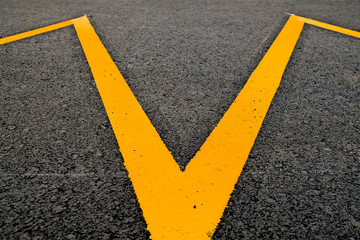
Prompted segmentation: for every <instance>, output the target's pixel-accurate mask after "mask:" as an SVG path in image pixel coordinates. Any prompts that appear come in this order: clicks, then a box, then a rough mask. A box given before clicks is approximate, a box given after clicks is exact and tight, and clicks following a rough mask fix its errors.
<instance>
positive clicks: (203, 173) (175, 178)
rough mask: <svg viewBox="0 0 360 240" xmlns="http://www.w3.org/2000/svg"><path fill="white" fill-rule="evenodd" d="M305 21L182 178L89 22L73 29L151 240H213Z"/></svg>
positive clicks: (292, 23) (272, 54) (283, 41)
mask: <svg viewBox="0 0 360 240" xmlns="http://www.w3.org/2000/svg"><path fill="white" fill-rule="evenodd" d="M302 27H303V22H301V21H298V20H296V19H294V17H291V18H290V20H289V21H288V23H287V24H286V25H285V27H284V29H283V30H282V31H281V33H280V35H279V36H278V38H277V39H276V40H275V42H274V44H273V45H272V46H271V48H270V50H269V51H268V53H267V54H266V55H265V57H264V59H263V60H262V62H261V63H260V64H259V66H258V68H257V69H256V70H255V72H254V73H253V74H252V76H251V77H250V79H249V81H248V83H247V84H246V85H245V87H244V89H243V90H242V91H241V93H240V94H239V96H238V97H237V98H236V100H235V102H234V103H233V104H232V105H231V107H230V108H229V110H228V111H227V113H226V114H225V116H224V117H223V119H222V120H221V121H220V123H219V124H218V126H217V127H216V128H215V129H214V131H213V133H212V134H211V135H210V136H209V138H208V139H207V141H206V142H205V144H204V146H203V147H202V148H201V149H200V151H199V152H198V153H197V155H196V156H195V157H194V159H193V160H192V161H191V162H190V163H189V165H188V166H187V168H186V171H185V172H181V171H180V169H179V166H178V165H177V163H176V162H175V161H174V159H173V157H172V155H171V154H170V152H169V151H168V150H167V148H166V146H165V144H164V143H163V141H162V140H161V138H160V136H159V134H158V133H157V132H156V130H155V128H154V127H153V125H152V124H151V122H150V121H149V119H148V117H147V116H146V114H145V112H144V111H143V110H142V108H141V106H140V104H139V103H138V101H137V100H136V98H135V97H134V95H133V93H132V92H131V90H130V88H129V87H128V85H127V84H126V82H125V80H124V78H123V77H122V76H121V74H120V72H119V71H118V69H117V68H116V66H115V64H114V62H113V61H112V59H111V58H110V56H109V54H108V53H107V51H106V49H105V47H104V46H103V45H102V43H101V41H100V39H99V38H98V37H97V35H96V33H95V31H94V29H93V28H92V27H91V25H90V23H89V22H88V20H87V19H86V18H82V19H78V20H77V21H75V29H76V31H77V33H78V36H79V39H80V42H81V44H82V46H83V49H84V52H85V55H86V57H87V59H88V62H89V64H90V67H91V71H92V73H93V75H94V78H95V81H96V84H97V87H98V90H99V92H100V95H101V98H102V100H103V103H104V105H105V108H106V111H107V113H108V116H109V119H110V121H111V124H112V127H113V130H114V133H115V135H116V138H117V140H118V143H119V146H120V151H121V153H122V155H123V157H124V160H125V165H126V168H127V169H128V171H129V176H130V178H131V181H132V183H133V185H134V189H135V192H136V195H137V197H138V200H139V203H140V206H141V208H142V210H143V213H144V216H145V219H146V221H147V224H148V229H149V231H150V232H151V238H152V239H207V238H209V237H211V236H212V233H213V232H214V230H215V228H216V226H217V224H218V222H219V221H220V218H221V215H222V213H223V211H224V208H225V207H226V204H227V202H228V200H229V197H230V194H231V192H232V191H233V189H234V185H235V183H236V181H237V179H238V177H239V175H240V173H241V170H242V167H243V165H244V163H245V161H246V159H247V156H248V154H249V152H250V150H251V147H252V145H253V143H254V141H255V138H256V135H257V133H258V131H259V129H260V126H261V124H262V121H263V119H264V117H265V114H266V112H267V110H268V108H269V105H270V102H271V100H272V98H273V96H274V94H275V92H276V89H277V88H278V86H279V84H280V80H281V76H282V74H283V72H284V69H285V67H286V64H287V62H288V60H289V58H290V55H291V52H292V50H293V48H294V46H295V44H296V41H297V39H298V37H299V35H300V32H301V29H302Z"/></svg>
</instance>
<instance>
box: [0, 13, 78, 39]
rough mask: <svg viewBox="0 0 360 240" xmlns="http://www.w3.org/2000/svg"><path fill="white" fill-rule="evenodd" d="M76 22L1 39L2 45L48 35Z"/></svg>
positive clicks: (69, 21) (70, 21)
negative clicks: (42, 34) (39, 35)
mask: <svg viewBox="0 0 360 240" xmlns="http://www.w3.org/2000/svg"><path fill="white" fill-rule="evenodd" d="M74 21H76V19H73V20H68V21H65V22H61V23H57V24H53V25H50V26H47V27H43V28H38V29H35V30H32V31H28V32H24V33H19V34H16V35H12V36H9V37H4V38H1V39H0V45H2V44H5V43H9V42H14V41H17V40H20V39H24V38H28V37H32V36H35V35H38V34H41V33H46V32H50V31H53V30H56V29H59V28H63V27H67V26H70V25H72V24H74Z"/></svg>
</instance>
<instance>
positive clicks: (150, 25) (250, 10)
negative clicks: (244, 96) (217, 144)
mask: <svg viewBox="0 0 360 240" xmlns="http://www.w3.org/2000/svg"><path fill="white" fill-rule="evenodd" d="M284 12H290V13H294V14H297V15H300V16H303V17H307V18H312V19H315V20H319V21H322V22H326V23H330V24H334V25H337V26H342V27H346V28H349V29H353V30H357V31H360V16H359V14H358V13H359V12H360V3H359V2H358V1H316V2H312V1H301V3H300V2H298V1H283V0H278V1H256V2H254V1H173V2H169V1H116V2H115V1H51V2H49V1H45V0H40V1H24V0H21V1H20V0H17V1H0V23H1V27H0V37H5V36H9V35H13V34H16V33H21V32H23V31H28V30H31V29H36V28H39V27H42V26H47V25H50V24H53V23H57V22H61V21H64V20H68V19H72V18H75V17H79V16H82V15H84V14H85V13H86V14H87V15H90V16H91V18H90V21H91V23H92V25H93V26H94V28H95V30H96V32H97V33H98V35H99V37H100V39H101V40H102V42H103V44H104V45H105V47H106V48H107V50H108V51H109V54H110V55H111V57H112V58H113V60H114V62H115V63H116V65H117V66H118V68H119V70H120V72H121V73H122V74H123V76H124V77H125V79H126V81H127V82H128V84H129V86H130V88H131V89H132V91H133V93H134V94H135V96H136V97H137V99H138V101H139V102H140V104H141V106H142V107H143V109H144V110H145V112H146V114H147V115H148V117H149V118H150V120H151V122H152V123H153V125H154V126H155V128H156V129H157V130H158V132H159V134H160V136H161V138H162V139H163V141H164V142H165V144H166V146H167V147H168V148H169V150H170V151H171V152H172V154H173V156H174V158H175V160H176V161H177V162H178V163H179V165H180V167H181V168H184V167H185V166H186V164H187V163H188V162H189V161H190V159H191V158H192V157H193V156H194V155H195V153H196V151H197V150H198V149H199V148H200V146H201V145H202V144H203V142H204V141H205V140H206V138H207V137H208V135H209V134H210V133H211V131H212V129H213V128H214V127H215V126H216V124H217V123H218V122H219V120H220V119H221V117H222V116H223V114H224V113H225V111H226V110H227V108H228V107H229V106H230V104H231V103H232V102H233V100H234V99H235V97H236V95H237V94H238V93H239V92H240V90H241V88H242V87H243V85H244V84H245V83H246V80H247V79H248V77H249V76H250V74H251V73H252V71H253V70H254V69H255V68H256V66H257V64H258V63H259V61H260V60H261V58H262V57H263V56H264V54H265V53H266V51H267V49H268V48H269V47H270V45H271V43H272V42H273V40H274V39H275V37H276V36H277V34H278V33H279V32H280V30H281V29H282V27H283V25H284V24H285V22H286V20H287V18H288V15H286V14H284ZM359 59H360V40H359V39H356V38H354V37H350V36H346V35H343V34H340V33H335V32H331V31H328V30H324V29H320V28H317V27H313V26H309V25H306V26H305V27H304V30H303V32H302V34H301V36H300V39H299V42H298V43H297V45H296V48H295V50H294V52H293V55H292V57H291V59H290V61H289V64H288V66H287V69H286V71H285V73H284V76H283V79H282V83H281V85H280V88H279V89H278V91H277V93H276V95H275V98H274V100H273V102H272V105H271V107H270V109H269V112H268V114H267V116H266V118H265V121H264V124H263V126H262V128H261V130H260V132H259V135H258V138H257V140H256V142H255V144H254V147H253V149H252V152H251V154H250V156H249V159H248V161H247V163H246V164H245V167H244V170H243V172H242V174H241V176H240V178H239V181H238V183H237V185H236V187H235V190H234V192H233V194H232V197H231V199H230V201H229V207H228V208H227V209H226V210H225V212H224V216H223V218H222V221H221V222H220V224H219V225H218V228H217V230H216V232H215V234H214V236H213V239H242V238H244V239H360V180H359V179H360V168H359V166H360V146H359V143H358V142H359V136H360V130H359V128H360V114H359V113H360V107H359V106H360V94H359V91H360V83H359V78H360V77H359V76H360V74H359V73H360V61H359ZM0 79H1V85H0V104H1V107H0V138H1V141H0V159H1V161H0V174H1V180H0V185H1V187H0V192H1V193H0V212H1V218H0V226H1V229H0V237H1V238H2V239H19V238H20V239H112V238H117V239H147V238H148V237H149V233H148V232H147V231H146V222H145V220H144V218H143V216H142V212H141V209H140V207H139V204H138V202H137V200H136V195H135V193H134V190H133V187H132V184H131V181H130V179H129V178H128V177H127V171H126V169H125V167H124V165H123V158H122V156H121V153H120V152H119V151H118V146H117V142H116V139H115V136H114V134H113V132H112V129H111V126H110V123H109V121H108V118H107V115H106V112H105V109H104V107H103V104H102V102H101V99H100V96H99V94H98V92H97V89H96V85H95V84H94V80H93V78H92V75H91V72H90V68H89V66H88V65H87V61H86V58H85V56H84V54H83V51H82V48H81V46H80V43H79V41H78V39H77V36H76V33H75V30H74V28H73V27H66V28H63V29H59V30H56V31H53V32H49V33H45V34H42V35H38V36H35V37H32V38H28V39H23V40H20V41H17V42H13V43H9V44H6V45H1V46H0ZM154 161H155V159H154Z"/></svg>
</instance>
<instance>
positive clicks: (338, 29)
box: [294, 15, 360, 38]
mask: <svg viewBox="0 0 360 240" xmlns="http://www.w3.org/2000/svg"><path fill="white" fill-rule="evenodd" d="M294 16H295V15H294ZM295 17H296V19H298V20H299V21H303V22H304V23H307V24H311V25H314V26H317V27H321V28H325V29H328V30H331V31H334V32H339V33H343V34H346V35H350V36H353V37H357V38H360V32H357V31H354V30H350V29H346V28H342V27H338V26H334V25H331V24H327V23H323V22H319V21H316V20H312V19H309V18H304V17H300V16H295Z"/></svg>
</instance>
